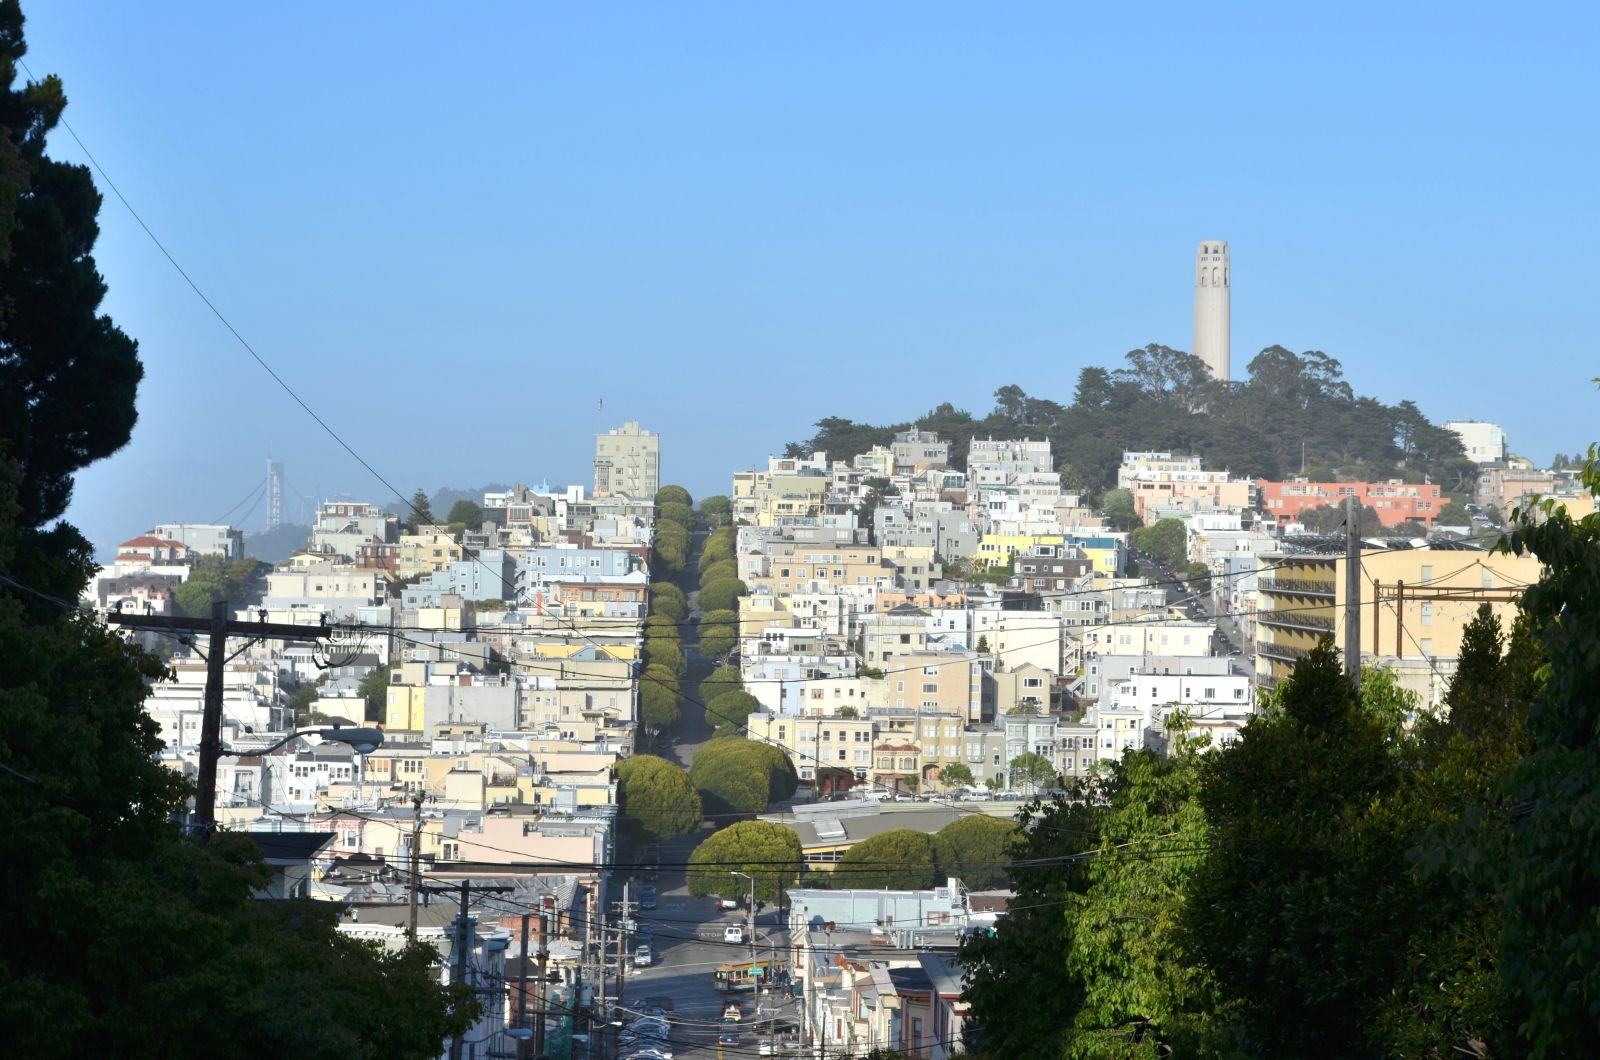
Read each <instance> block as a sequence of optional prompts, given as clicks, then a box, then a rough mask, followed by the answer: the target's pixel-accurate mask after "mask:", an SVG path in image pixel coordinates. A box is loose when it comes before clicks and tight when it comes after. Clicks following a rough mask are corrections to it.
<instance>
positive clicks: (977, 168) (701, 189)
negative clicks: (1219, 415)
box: [28, 3, 1600, 552]
mask: <svg viewBox="0 0 1600 1060" xmlns="http://www.w3.org/2000/svg"><path fill="white" fill-rule="evenodd" d="M1541 12H1542V13H1541V14H1540V16H1538V17H1531V16H1530V17H1513V16H1511V15H1508V14H1507V12H1506V11H1505V10H1504V9H1501V8H1494V7H1490V6H1487V5H1457V6H1452V7H1451V8H1450V9H1449V12H1448V16H1447V17H1446V16H1445V15H1444V14H1443V13H1442V12H1441V11H1439V10H1438V9H1432V8H1407V7H1398V8H1397V7H1394V6H1391V5H1364V6H1357V7H1353V8H1352V7H1341V8H1340V9H1338V10H1337V11H1328V12H1323V13H1317V12H1307V11H1292V12H1291V11H1286V10H1284V9H1283V8H1281V7H1280V6H1277V5H1266V4H1261V5H1250V6H1234V7H1229V8H1227V9H1225V10H1219V9H1216V8H1211V7H1204V6H1194V5H1177V4H1173V5H1163V6H1161V7H1160V8H1157V9H1153V10H1142V11H1140V12H1137V13H1134V12H1130V11H1124V10H1120V9H1073V10H1067V9H1062V8H1059V7H1057V6H1055V5H1008V6H1007V7H1006V8H1005V9H1003V11H999V12H996V11H992V10H984V11H982V12H979V11H977V10H974V9H970V8H963V7H961V6H959V5H924V4H881V5H872V6H871V7H870V8H868V9H863V8H850V9H836V10H827V11H824V10H819V9H815V8H792V9H785V10H780V9H774V8H764V9H759V10H757V9H728V8H724V7H718V6H715V5H692V6H687V7H685V6H674V7H672V8H671V9H670V10H669V9H659V8H650V7H645V6H638V7H633V8H627V9H613V10H605V11H601V10H591V9H584V10H579V9H566V10H559V9H553V8H548V7H540V8H527V7H522V6H517V5H495V6H492V7H489V8H482V9H477V8H473V9H466V10H452V11H449V12H443V11H440V10H438V9H433V8H427V7H423V6H411V7H406V6H402V7H400V8H391V7H383V8H378V7H363V6H343V5H340V6H335V7H329V8H324V7H316V6H310V5H306V6H301V7H295V6H290V7H288V8H272V9H259V10H256V9H238V8H232V7H222V8H219V7H215V6H212V5H204V4H177V5H158V6H155V7H151V6H148V5H137V6H130V5H120V4H109V3H99V4H71V5H67V4H60V5H43V4H41V5H37V6H36V8H35V9H34V10H31V11H30V12H29V16H30V21H29V23H28V28H29V37H30V41H29V43H30V51H29V55H28V62H29V64H30V66H31V67H32V69H33V70H34V71H35V72H36V73H38V74H40V75H42V74H44V73H46V72H53V73H57V74H60V75H61V76H62V77H63V79H64V81H65V83H66V86H67V94H68V98H69V100H70V106H69V107H68V109H67V112H66V115H65V117H66V120H67V122H69V123H70V124H71V125H72V127H73V128H74V130H76V131H77V133H78V134H79V135H80V136H81V137H82V138H83V141H84V143H85V144H86V145H87V146H88V147H89V149H90V150H91V151H92V152H93V153H94V155H95V157H96V159H97V160H98V161H99V162H100V163H101V164H102V165H104V166H105V168H106V172H107V173H109V174H110V176H111V178H112V179H113V180H114V181H116V182H117V185H118V187H119V188H120V189H121V190H122V192H123V193H124V194H125V195H127V196H128V198H129V200H130V201H131V202H132V203H133V204H134V206H135V208H136V209H138V210H139V212H140V214H141V215H142V216H143V218H144V220H145V222H146V223H148V224H149V225H150V227H151V228H152V230H153V231H155V232H156V233H157V235H158V236H159V237H160V238H161V240H162V241H163V242H164V243H165V244H166V246H167V247H168V249H169V250H170V251H171V252H172V253H173V255H174V256H175V257H176V258H177V259H178V261H179V262H181V263H182V264H183V266H184V268H185V269H186V270H187V271H188V272H189V273H190V275H191V276H192V277H194V279H195V281H196V282H197V283H198V284H199V285H200V286H201V288H202V289H203V290H205V292H206V293H207V295H208V296H209V297H210V298H211V299H212V300H213V301H214V302H215V304H216V305H217V306H218V307H219V308H220V309H221V310H222V312H223V313H224V314H226V315H227V317H228V318H229V319H230V320H231V321H232V322H233V323H234V324H235V325H236V326H237V327H238V329H239V330H240V332H241V333H242V334H243V335H244V336H245V337H246V338H247V339H248V340H249V341H250V342H251V343H252V344H253V345H254V346H255V348H256V349H257V350H258V351H259V352H260V353H261V355H262V356H263V357H264V358H266V359H267V361H268V362H269V363H271V364H272V365H274V367H275V368H277V369H278V370H279V371H280V372H281V373H282V374H283V375H284V377H285V378H286V379H288V380H290V381H291V383H292V384H293V385H294V386H295V387H296V388H297V389H298V390H299V391H300V392H301V393H302V395H303V396H304V397H305V398H306V400H307V401H308V402H309V403H310V404H311V405H312V407H313V408H315V409H317V410H318V411H319V412H321V413H323V414H324V415H329V416H333V417H336V418H337V419H338V421H339V423H340V429H341V431H342V432H343V433H344V434H345V435H346V436H347V437H348V438H349V439H351V440H352V442H353V443H354V444H355V447H356V448H357V449H358V451H361V452H362V453H363V454H364V455H366V456H368V457H369V459H371V460H372V461H373V462H374V465H375V466H376V467H377V468H378V469H379V470H380V471H381V472H383V473H384V474H385V475H386V476H387V477H390V478H391V481H394V482H395V484H396V485H397V486H398V487H399V488H400V489H401V490H402V491H405V492H406V493H407V494H408V495H409V492H410V491H411V490H412V489H414V488H416V487H418V486H421V487H424V488H426V489H428V490H430V491H431V490H434V489H436V488H439V487H441V486H446V485H450V486H458V487H464V488H471V487H473V486H478V485H482V484H484V483H486V482H491V481H498V482H510V481H514V480H527V481H539V480H549V481H551V482H554V483H562V482H573V483H581V482H584V481H586V480H587V478H588V476H589V460H590V455H591V454H590V437H591V436H592V435H593V433H594V431H595V429H596V427H597V426H601V425H603V426H607V427H609V426H613V425H615V423H618V422H621V421H622V420H623V419H624V418H630V419H638V420H640V421H642V422H645V423H646V424H647V425H648V426H649V427H651V428H652V429H654V430H657V431H659V432H660V433H661V434H662V436H663V437H664V438H665V439H667V446H666V450H665V461H666V469H665V474H666V476H667V477H668V478H669V479H671V480H673V481H681V482H683V483H685V484H686V485H688V486H689V487H690V488H691V489H693V490H695V491H696V493H697V494H699V493H710V492H719V491H721V490H723V489H725V488H726V476H727V472H728V470H729V468H730V466H732V465H735V464H737V465H738V466H747V465H750V464H753V463H755V462H758V461H759V460H761V459H762V458H763V457H764V456H765V455H766V454H767V453H769V452H778V451H781V449H782V447H783V445H784V443H786V442H788V441H791V440H796V439H802V438H805V437H807V436H809V435H810V434H811V424H812V423H813V422H814V421H815V420H817V419H819V418H821V417H823V416H832V415H841V416H850V417H855V418H859V419H864V420H869V421H872V422H895V421H902V420H909V419H911V418H914V417H915V416H917V415H920V414H921V413H922V412H924V411H926V410H927V409H929V408H932V407H933V406H934V405H936V404H938V403H939V402H943V401H951V402H954V403H956V404H957V405H958V406H960V407H964V408H966V409H968V410H970V411H972V412H973V413H974V414H975V415H978V416H982V415H983V414H985V413H986V412H987V411H988V409H989V408H990V407H991V405H992V397H991V394H992V392H993V391H994V390H995V389H996V388H997V387H999V386H1002V385H1005V384H1008V383H1018V384H1020V385H1022V386H1023V387H1024V388H1025V389H1027V390H1028V391H1029V392H1030V393H1031V394H1034V395H1036V396H1040V397H1046V398H1051V399H1054V400H1057V401H1061V402H1068V401H1070V400H1071V397H1072V390H1073V386H1074V384H1075V382H1076V378H1077V374H1078V370H1079V369H1080V368H1081V367H1083V366H1085V365H1104V366H1107V367H1112V368H1115V367H1119V366H1120V364H1121V358H1122V355H1123V354H1124V353H1125V352H1126V351H1127V350H1129V349H1133V348H1136V347H1139V346H1143V345H1144V344H1146V343H1149V342H1161V343H1165V344H1168V345H1171V346H1174V347H1178V348H1180V349H1187V348H1189V342H1190V335H1191V325H1190V322H1191V311H1192V300H1191V289H1192V288H1191V285H1192V277H1191V265H1192V258H1193V254H1194V249H1195V246H1196V244H1197V242H1198V241H1199V240H1202V239H1224V240H1227V241H1228V242H1229V245H1230V247H1231V252H1232V259H1233V267H1234V273H1235V282H1234V284H1233V310H1232V329H1233V339H1232V350H1233V365H1234V373H1233V374H1234V376H1235V378H1242V377H1243V375H1244V370H1245V367H1246V366H1247V365H1248V363H1249V360H1250V358H1251V357H1252V356H1253V355H1254V354H1255V352H1256V351H1258V350H1260V349H1261V348H1263V347H1265V346H1267V345H1269V344H1273V343H1281V344H1283V345H1285V346H1287V347H1289V348H1290V349H1293V350H1296V351H1302V350H1308V349H1316V350H1321V351H1324V352H1326V353H1328V354H1329V355H1331V356H1333V357H1336V358H1338V359H1339V360H1340V361H1341V362H1342V363H1343V365H1344V367H1345V371H1346V375H1347V377H1348V378H1349V379H1350V380H1351V382H1352V384H1353V385H1354V386H1355V389H1356V390H1357V392H1359V393H1367V394H1372V395H1374V396H1376V397H1379V398H1381V399H1382V400H1385V401H1388V402H1391V403H1392V402H1396V401H1399V400H1402V399H1407V398H1409V399H1412V400H1414V401H1416V402H1417V403H1418V405H1419V406H1420V407H1421V408H1422V410H1423V411H1424V412H1425V413H1426V414H1428V415H1429V416H1430V417H1431V418H1433V419H1434V420H1436V421H1437V420H1443V419H1450V418H1459V417H1466V418H1484V419H1491V420H1494V421H1496V422H1499V423H1501V424H1503V425H1504V426H1505V427H1506V429H1507V432H1508V434H1509V437H1510V441H1511V446H1512V448H1513V450H1514V451H1516V452H1518V453H1522V454H1525V455H1527V456H1529V457H1530V458H1532V459H1535V460H1537V461H1545V460H1548V459H1549V457H1550V455H1551V454H1552V453H1553V452H1554V451H1557V450H1561V451H1572V450H1574V449H1579V448H1581V447H1582V446H1583V444H1585V435H1584V433H1583V431H1582V429H1581V426H1582V424H1583V423H1585V422H1586V416H1587V413H1586V411H1585V410H1586V409H1587V408H1588V406H1587V405H1586V404H1585V402H1586V401H1587V400H1588V392H1587V383H1586V381H1587V379H1588V378H1589V377H1590V376H1591V375H1593V374H1595V372H1594V365H1593V358H1592V356H1591V355H1590V354H1591V350H1592V341H1591V338H1592V333H1593V328H1592V323H1591V321H1590V319H1589V317H1590V316H1591V314H1590V313H1588V312H1587V307H1588V305H1589V304H1590V303H1592V301H1593V297H1592V286H1593V279H1594V269H1593V260H1592V247H1593V246H1594V245H1595V243H1596V237H1597V236H1600V231H1597V224H1596V213H1595V200H1594V196H1593V191H1592V188H1591V187H1590V186H1589V185H1590V174H1592V173H1593V172H1594V170H1595V168H1596V165H1595V163H1596V158H1595V153H1596V150H1597V148H1596V144H1595V141H1594V138H1593V137H1589V136H1580V135H1570V133H1571V132H1572V131H1573V130H1576V129H1581V128H1584V127H1586V126H1587V125H1589V124H1591V123H1592V118H1593V114H1592V105H1591V104H1590V102H1589V101H1590V100H1592V98H1593V95H1592V89H1593V84H1592V69H1591V62H1592V56H1590V55H1589V54H1588V51H1589V47H1590V43H1591V42H1592V41H1593V39H1594V36H1595V30H1596V28H1597V26H1596V13H1595V10H1594V9H1593V8H1592V7H1591V6H1588V5H1576V4H1574V5H1557V6H1555V7H1551V8H1544V9H1541ZM1552 23H1555V24H1559V26H1560V27H1562V29H1561V31H1560V32H1553V31H1552V30H1553V27H1552ZM263 41H280V42H282V46H273V47H257V46H256V45H257V44H259V43H260V42H263ZM50 144H51V150H52V151H53V152H54V153H56V154H57V155H58V156H59V157H62V158H66V159H78V158H81V157H82V156H81V152H80V150H79V148H78V146H77V145H76V144H75V143H73V142H72V140H71V138H70V137H68V136H67V135H66V134H65V133H64V131H63V130H60V129H58V130H56V131H55V133H53V134H52V136H51V140H50ZM101 190H102V192H104V193H105V194H106V196H107V201H106V204H105V207H104V208H103V209H102V211H101V214H100V223H101V226H102V230H103V231H102V236H101V239H100V242H99V244H98V247H97V249H96V256H97V259H98V262H99V265H100V269H101V272H102V273H103V274H105V275H106V276H107V277H108V278H110V279H111V281H112V282H111V285H110V288H111V289H110V294H109V296H108V298H107V300H106V302H105V305H104V309H105V310H106V311H108V312H110V313H111V314H112V315H113V316H114V317H115V318H116V319H117V320H118V322H119V323H120V324H121V325H122V326H123V327H124V328H125V329H127V330H128V332H129V334H131V335H134V336H135V337H137V339H138V340H139V342H140V353H141V357H142V359H143V361H144V364H145V369H146V378H145V383H144V386H143V388H142V389H141V405H140V420H139V425H138V427H137V429H136V430H135V432H134V435H133V440H132V442H131V443H130V444H129V445H128V447H127V448H126V449H124V450H123V451H122V452H120V453H118V454H117V455H115V456H114V457H112V458H111V459H109V460H106V461H103V462H101V463H100V464H98V465H95V466H93V467H91V468H89V469H86V470H85V471H84V472H83V473H82V474H81V475H80V476H79V480H78V486H77V492H76V501H75V503H74V506H73V508H72V509H71V511H70V512H69V518H71V519H72V520H73V521H74V522H76V523H77V524H78V525H80V526H81V527H83V528H84V529H85V531H86V532H87V533H88V534H89V536H90V537H91V539H92V540H93V541H94V542H95V543H96V545H97V547H98V549H99V550H101V551H102V552H104V551H105V550H106V549H108V548H109V547H110V546H112V545H114V544H115V543H116V541H118V540H120V539H121V538H122V537H124V536H126V529H127V527H128V526H130V525H140V526H142V525H146V524H153V523H154V522H157V521H160V520H162V519H171V518H184V519H189V520H206V519H211V518H214V517H216V516H217V515H218V514H219V513H221V512H222V511H223V510H225V509H226V508H227V507H228V506H229V505H230V504H232V503H234V502H235V501H236V500H238V499H239V497H241V496H243V495H245V494H246V492H247V491H248V490H249V489H250V487H251V485H252V483H255V482H258V481H260V479H261V478H262V476H263V473H264V465H265V460H266V456H267V453H268V451H269V450H270V451H271V453H272V454H273V456H274V458H275V459H278V460H281V461H283V462H284V464H285V466H286V471H287V474H288V476H289V478H290V480H291V481H292V483H293V485H294V486H295V487H296V488H297V489H298V490H299V491H302V492H303V493H305V494H307V495H313V494H314V495H315V496H314V497H313V499H314V500H321V499H323V498H324V497H331V496H347V497H352V498H361V499H372V500H374V501H377V502H380V503H386V504H395V503H398V501H397V500H396V498H394V497H392V496H387V495H386V493H387V491H385V490H384V489H383V487H382V486H381V485H380V484H379V483H377V482H376V481H374V480H372V479H371V477H370V476H368V475H367V474H366V472H364V471H363V470H362V469H361V468H360V467H359V466H357V465H356V464H355V463H354V462H353V461H352V460H351V459H350V458H349V457H348V455H347V454H345V453H343V452H342V451H341V450H339V449H338V448H337V447H336V446H335V445H334V444H333V443H332V442H331V440H330V439H328V438H327V437H326V436H325V435H323V434H322V433H321V432H320V431H319V430H318V429H317V428H316V426H315V425H314V424H313V423H311V422H310V420H309V419H308V417H306V416H305V414H304V413H303V412H302V411H301V410H300V409H299V408H297V407H296V406H295V405H294V404H293V403H292V402H291V401H290V400H289V398H288V397H287V395H285V394H284V393H283V392H282V391H281V390H279V389H278V388H277V387H276V386H275V385H274V384H272V382H271V380H270V379H268V378H267V377H266V375H265V374H264V373H263V372H262V371H261V370H260V369H259V368H258V367H257V366H256V365H255V364H254V363H253V362H252V361H250V360H249V358H248V356H247V355H246V354H245V353H244V351H243V350H241V349H240V348H239V347H238V346H237V345H236V343H235V341H234V339H233V338H232V337H231V336H230V335H229V334H228V333H227V332H226V331H225V330H224V329H223V328H222V326H221V325H220V324H219V323H218V321H217V320H216V319H215V318H214V317H212V316H211V315H210V313H209V311H208V310H207V309H206V308H205V306H204V305H202V304H201V303H200V301H199V300H198V299H197V298H196V297H195V296H194V295H193V294H192V293H191V292H190V291H189V290H188V289H187V287H186V286H185V285H184V283H183V281H182V279H181V278H180V277H178V276H177V275H176V273H175V272H173V270H172V269H171V268H170V266H168V265H167V263H166V262H165V260H164V259H163V258H162V257H161V256H160V253H159V251H158V250H157V249H156V248H155V247H154V246H153V245H152V244H151V243H150V242H149V240H148V238H147V237H146V235H145V234H144V233H143V232H142V231H141V230H140V229H139V228H138V226H137V224H136V223H135V222H134V220H133V219H132V217H131V216H130V215H129V214H128V212H127V211H126V210H125V209H124V208H123V206H122V204H121V203H119V202H117V201H116V200H115V197H114V196H112V195H111V193H110V191H109V189H107V188H106V187H104V186H102V188H101ZM780 366H781V367H782V368H783V370H785V371H791V372H793V373H794V376H793V378H792V379H789V380H787V381H786V382H785V384H784V385H780V386H768V385H767V384H768V383H770V382H771V381H772V380H773V379H774V378H775V375H774V373H775V372H776V371H777V370H778V369H779V368H780ZM443 373H448V376H449V383H448V385H447V386H440V385H439V384H440V383H441V382H442V374H443ZM602 399H603V400H604V402H605V407H604V414H603V416H601V417H597V416H596V404H597V402H598V401H600V400H602ZM254 519H255V521H256V522H257V523H259V522H260V520H261V519H262V513H260V512H259V511H258V512H257V514H256V515H255V517H254Z"/></svg>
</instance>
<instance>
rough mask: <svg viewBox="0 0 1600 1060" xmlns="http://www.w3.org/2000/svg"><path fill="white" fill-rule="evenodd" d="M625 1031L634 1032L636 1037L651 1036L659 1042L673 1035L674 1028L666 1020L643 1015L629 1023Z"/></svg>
mask: <svg viewBox="0 0 1600 1060" xmlns="http://www.w3.org/2000/svg"><path fill="white" fill-rule="evenodd" d="M623 1033H624V1034H632V1035H633V1036H634V1037H636V1038H651V1039H654V1040H655V1041H658V1042H664V1041H666V1040H667V1039H668V1038H670V1037H672V1028H671V1027H669V1026H668V1025H667V1021H666V1020H658V1019H654V1018H652V1017H650V1016H641V1017H639V1018H638V1019H636V1020H634V1021H633V1022H632V1023H630V1024H628V1026H627V1029H626V1030H624V1031H623Z"/></svg>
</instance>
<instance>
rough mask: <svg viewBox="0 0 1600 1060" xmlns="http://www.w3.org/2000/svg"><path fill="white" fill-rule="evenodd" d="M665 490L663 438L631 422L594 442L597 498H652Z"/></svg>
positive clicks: (595, 491)
mask: <svg viewBox="0 0 1600 1060" xmlns="http://www.w3.org/2000/svg"><path fill="white" fill-rule="evenodd" d="M660 488H661V436H660V435H658V434H656V433H655V432H654V431H647V430H643V429H642V428H640V426H639V424H638V422H637V421H636V420H629V421H627V422H626V423H624V424H623V425H622V426H621V427H616V428H613V429H612V430H609V431H607V432H606V433H605V434H597V435H595V438H594V495H595V496H596V497H615V496H617V495H619V494H624V495H626V496H628V497H631V498H634V499H644V498H651V497H654V496H655V495H656V491H657V490H659V489H660Z"/></svg>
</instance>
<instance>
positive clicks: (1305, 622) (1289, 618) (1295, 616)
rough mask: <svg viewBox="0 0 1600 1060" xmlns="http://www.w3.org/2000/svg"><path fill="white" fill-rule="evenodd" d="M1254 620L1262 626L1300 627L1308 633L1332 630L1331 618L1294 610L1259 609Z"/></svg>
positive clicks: (1329, 631)
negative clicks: (1274, 610) (1278, 611)
mask: <svg viewBox="0 0 1600 1060" xmlns="http://www.w3.org/2000/svg"><path fill="white" fill-rule="evenodd" d="M1256 620H1257V621H1259V622H1260V623H1261V624H1262V625H1264V626H1277V627H1278V628H1280V629H1302V630H1305V631H1306V632H1308V633H1332V632H1333V631H1334V626H1333V619H1331V618H1323V617H1322V616H1320V615H1306V614H1300V613H1299V612H1296V611H1287V612H1283V613H1277V612H1272V611H1260V612H1257V614H1256Z"/></svg>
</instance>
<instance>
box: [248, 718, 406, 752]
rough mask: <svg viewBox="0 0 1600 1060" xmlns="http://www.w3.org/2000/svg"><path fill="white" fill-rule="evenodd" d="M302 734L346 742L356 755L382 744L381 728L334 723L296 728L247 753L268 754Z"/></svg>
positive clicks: (336, 741)
mask: <svg viewBox="0 0 1600 1060" xmlns="http://www.w3.org/2000/svg"><path fill="white" fill-rule="evenodd" d="M302 736H320V737H322V739H323V740H325V741H329V742H332V743H347V744H349V745H350V747H351V749H352V750H354V751H355V753H356V754H358V755H369V754H371V753H372V752H374V751H376V750H377V749H378V748H379V747H382V746H383V730H382V729H367V728H358V729H346V728H342V727H340V726H338V725H334V726H331V727H329V728H326V729H296V730H295V731H294V732H291V733H290V734H289V735H287V736H285V737H284V738H283V739H281V740H279V741H278V742H277V743H275V744H272V745H270V746H267V747H263V748H262V749H261V750H259V751H251V752H249V753H250V754H258V755H269V754H271V753H272V752H274V751H276V750H277V749H278V748H280V747H282V746H283V745H284V744H287V743H288V742H289V741H290V740H296V739H299V738H300V737H302ZM227 753H228V754H239V753H240V752H238V751H235V750H234V749H233V748H231V747H230V748H228V749H227Z"/></svg>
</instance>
